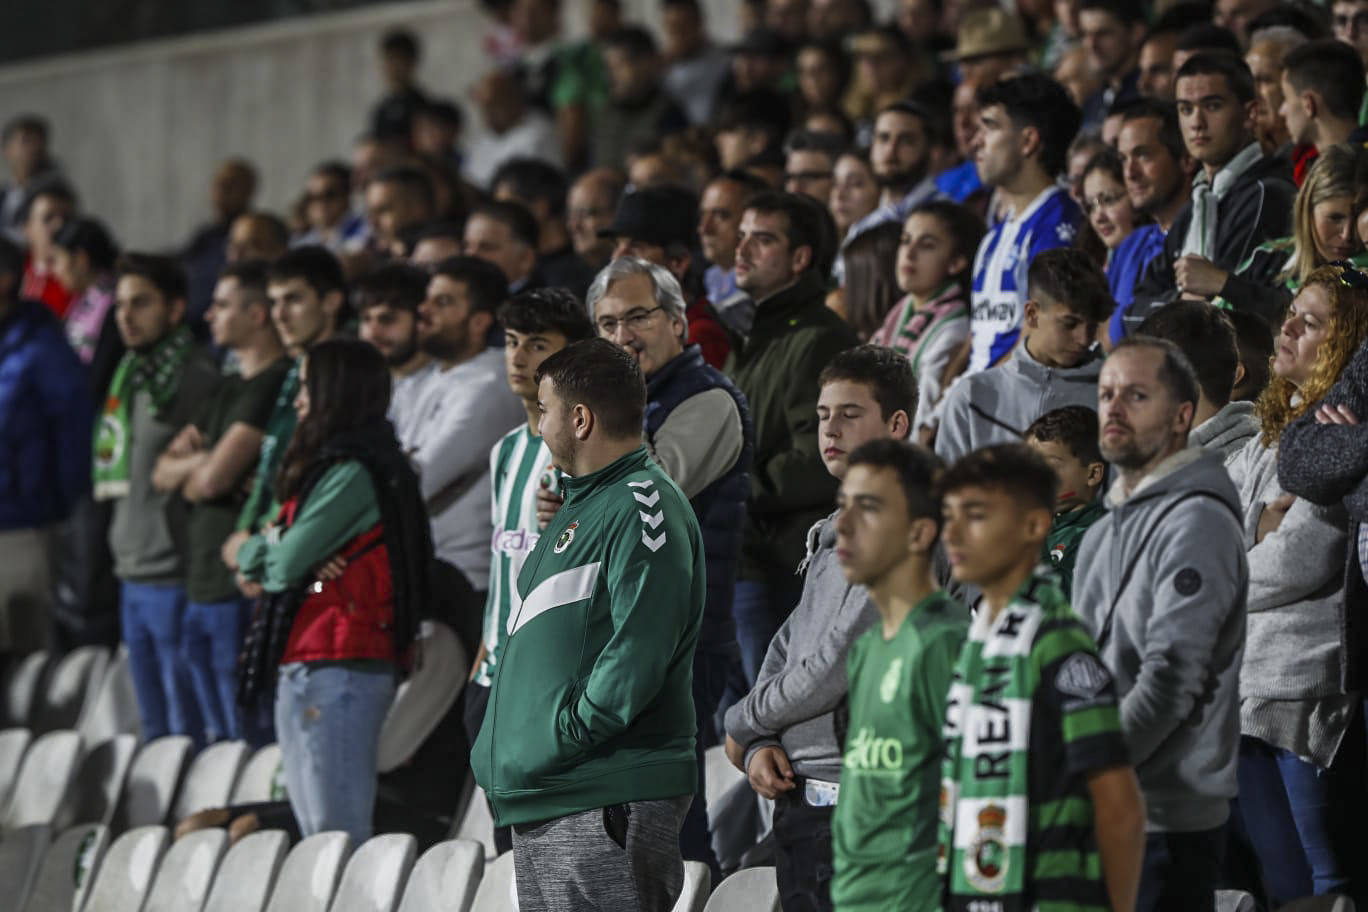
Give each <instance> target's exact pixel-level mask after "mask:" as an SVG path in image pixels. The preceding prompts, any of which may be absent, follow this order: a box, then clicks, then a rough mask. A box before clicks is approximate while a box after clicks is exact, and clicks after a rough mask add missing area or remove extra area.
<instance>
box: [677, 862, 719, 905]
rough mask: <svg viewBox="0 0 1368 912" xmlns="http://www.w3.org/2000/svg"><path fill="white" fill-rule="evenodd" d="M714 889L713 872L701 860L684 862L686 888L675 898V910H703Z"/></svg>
mask: <svg viewBox="0 0 1368 912" xmlns="http://www.w3.org/2000/svg"><path fill="white" fill-rule="evenodd" d="M711 889H712V872H711V871H709V870H708V866H707V865H705V864H704V863H703V862H701V861H686V862H684V889H683V890H681V891H680V893H679V899H677V900H675V904H674V910H673V912H703V906H704V904H706V903H707V901H708V891H709V890H711Z"/></svg>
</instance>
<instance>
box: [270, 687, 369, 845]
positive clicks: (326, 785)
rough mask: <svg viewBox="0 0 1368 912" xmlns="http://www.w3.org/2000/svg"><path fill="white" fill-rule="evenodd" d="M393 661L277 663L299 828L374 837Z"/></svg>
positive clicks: (283, 751)
mask: <svg viewBox="0 0 1368 912" xmlns="http://www.w3.org/2000/svg"><path fill="white" fill-rule="evenodd" d="M395 687H396V684H395V670H394V666H393V665H391V664H390V663H388V662H379V661H365V662H345V663H338V662H292V663H290V664H288V665H282V666H281V667H280V680H279V685H278V686H277V688H276V700H275V723H276V738H277V739H278V740H279V743H280V756H281V763H282V764H283V765H284V767H285V789H286V791H287V792H288V793H289V796H290V807H291V808H292V809H293V810H294V815H295V819H296V820H297V821H298V822H299V830H300V833H301V834H303V835H304V836H306V837H307V836H312V835H314V834H315V833H323V832H326V831H329V830H342V831H344V832H346V833H348V834H349V835H350V836H351V838H352V845H353V846H357V845H360V844H361V843H362V842H364V841H366V840H367V839H369V838H370V836H371V819H372V815H373V814H374V811H375V788H376V775H377V763H378V756H379V749H380V728H381V726H382V725H383V724H384V722H385V713H386V712H388V711H389V707H390V703H391V702H392V701H393V700H394V691H395Z"/></svg>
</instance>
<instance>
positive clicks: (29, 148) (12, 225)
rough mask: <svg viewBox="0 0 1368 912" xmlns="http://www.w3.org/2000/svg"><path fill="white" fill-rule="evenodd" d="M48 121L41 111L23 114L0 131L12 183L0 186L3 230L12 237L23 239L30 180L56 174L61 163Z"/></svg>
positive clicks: (9, 121)
mask: <svg viewBox="0 0 1368 912" xmlns="http://www.w3.org/2000/svg"><path fill="white" fill-rule="evenodd" d="M49 135H50V131H49V128H48V122H47V120H46V119H45V118H43V117H40V116H39V115H37V114H19V115H16V116H15V117H12V118H10V119H9V120H8V121H6V122H5V127H4V129H3V130H2V131H0V153H3V155H4V158H5V164H6V165H7V166H9V172H10V179H11V181H12V182H11V183H9V184H5V185H0V232H3V233H4V234H5V235H6V236H7V237H9V239H10V240H12V241H14V242H15V243H19V242H21V241H22V240H23V230H22V229H23V221H24V220H23V217H22V215H21V214H20V213H21V210H23V208H24V204H25V203H26V202H27V201H28V195H29V192H30V188H29V185H30V182H32V181H33V180H34V179H35V178H38V177H41V176H44V175H47V174H55V173H56V171H57V163H56V162H54V161H53V159H52V153H51V152H50V151H49V143H48V140H49Z"/></svg>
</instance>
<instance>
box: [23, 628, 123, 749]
mask: <svg viewBox="0 0 1368 912" xmlns="http://www.w3.org/2000/svg"><path fill="white" fill-rule="evenodd" d="M108 664H109V650H108V649H105V648H104V647H103V646H82V647H80V648H79V649H73V650H72V651H71V652H68V653H67V654H66V655H64V656H62V658H60V659H58V660H57V664H56V665H55V666H54V667H53V669H52V671H51V672H49V673H48V677H47V683H46V684H45V685H44V687H43V693H42V695H41V696H40V697H39V698H38V702H37V705H36V706H34V707H33V724H32V728H33V730H34V731H36V732H50V731H56V730H57V729H61V728H75V727H76V723H77V721H79V720H80V718H81V716H82V714H83V713H84V712H85V709H86V706H87V705H88V704H90V703H93V702H94V699H95V693H96V691H98V690H99V687H100V684H101V683H102V682H103V680H104V672H105V666H106V665H108Z"/></svg>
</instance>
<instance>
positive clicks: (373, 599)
mask: <svg viewBox="0 0 1368 912" xmlns="http://www.w3.org/2000/svg"><path fill="white" fill-rule="evenodd" d="M295 507H296V503H295V501H293V500H292V501H290V502H288V503H286V504H285V505H284V507H283V508H282V512H284V514H285V518H286V522H287V523H289V522H293V521H294V512H295ZM341 557H342V558H343V559H345V560H346V562H347V566H346V568H345V569H344V570H343V571H342V576H341V577H339V578H338V579H335V580H329V581H328V582H326V583H315V584H314V585H313V587H312V588H311V589H310V590H309V597H308V598H307V599H306V600H305V601H304V604H303V605H301V606H300V608H299V614H298V615H296V616H295V621H294V626H292V627H291V628H290V637H289V639H288V640H287V641H286V644H285V655H284V656H282V657H281V659H280V663H281V664H282V665H285V664H288V663H290V662H321V661H335V660H339V659H382V660H384V661H387V662H393V661H396V658H397V656H396V655H395V649H394V634H393V621H394V581H393V580H392V579H391V577H390V564H389V552H388V551H386V550H385V540H384V536H383V530H382V529H381V527H380V526H379V525H378V524H377V525H376V526H375V527H374V528H372V529H370V530H369V531H367V532H364V533H362V534H361V535H358V536H357V537H356V538H354V539H352V540H351V541H349V542H348V543H347V544H346V546H345V547H344V548H343V549H342V551H341Z"/></svg>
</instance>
